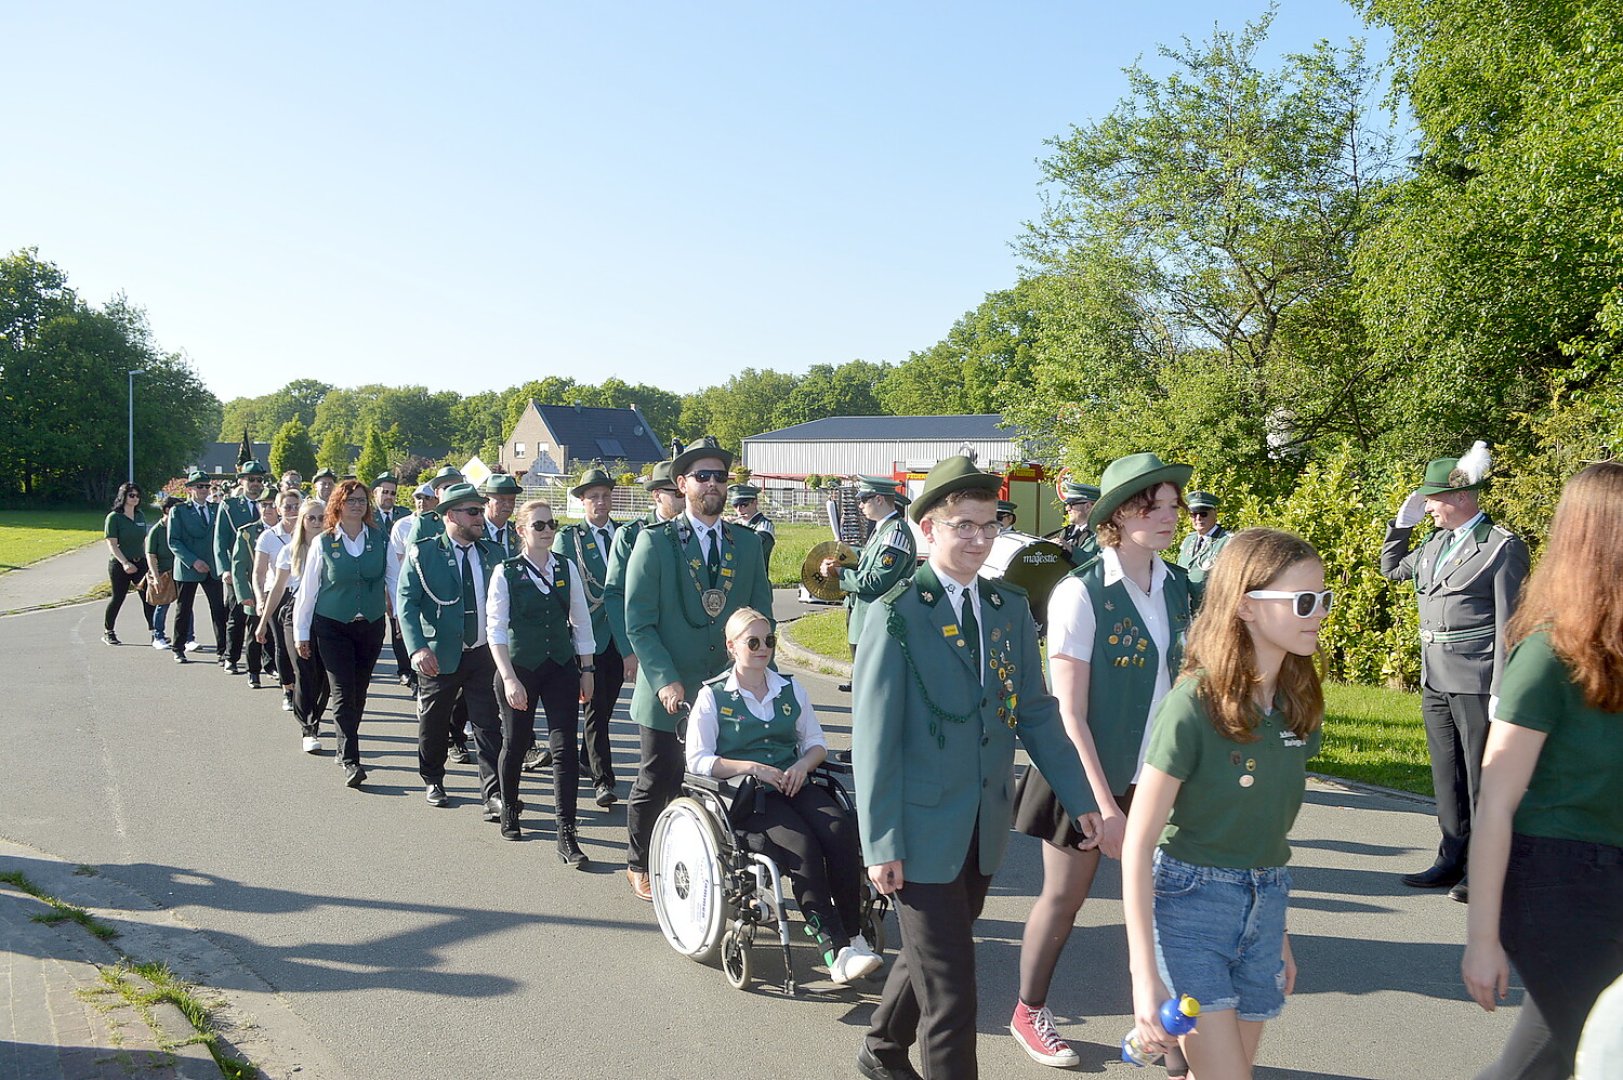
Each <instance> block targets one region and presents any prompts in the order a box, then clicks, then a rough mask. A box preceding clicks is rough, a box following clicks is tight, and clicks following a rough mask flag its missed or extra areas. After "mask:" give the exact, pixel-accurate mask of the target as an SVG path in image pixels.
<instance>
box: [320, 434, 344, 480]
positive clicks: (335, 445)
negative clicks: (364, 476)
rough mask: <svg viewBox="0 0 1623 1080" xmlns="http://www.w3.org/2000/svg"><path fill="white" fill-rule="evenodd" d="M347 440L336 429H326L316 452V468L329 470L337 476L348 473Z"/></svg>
mask: <svg viewBox="0 0 1623 1080" xmlns="http://www.w3.org/2000/svg"><path fill="white" fill-rule="evenodd" d="M349 446H350V444H349V440H348V439H346V438H344V435H343V433H342V432H341V431H339V430H338V429H337V428H335V427H334V428H328V429H327V433H326V434H325V435H323V436H322V437H321V446H320V448H319V449H318V450H316V468H318V469H331V470H332V471H333V472H335V473H337V474H338V475H339V476H343V475H344V474H345V473H347V472H349V471H350V465H351V459H350V456H349Z"/></svg>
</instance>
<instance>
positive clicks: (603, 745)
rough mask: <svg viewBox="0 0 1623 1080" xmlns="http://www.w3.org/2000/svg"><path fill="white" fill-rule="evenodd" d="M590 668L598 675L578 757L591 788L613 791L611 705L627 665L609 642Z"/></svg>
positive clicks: (555, 755) (555, 753) (617, 696)
mask: <svg viewBox="0 0 1623 1080" xmlns="http://www.w3.org/2000/svg"><path fill="white" fill-rule="evenodd" d="M592 666H593V667H595V668H597V672H596V674H594V675H593V676H592V700H591V701H588V702H587V703H586V709H585V714H584V716H583V717H582V719H581V728H582V737H581V753H582V755H584V756H585V758H586V771H587V772H588V773H589V774H591V778H592V786H593V787H606V788H610V789H612V788H613V787H614V752H613V748H612V747H611V745H610V743H609V723H610V721H612V720H613V719H614V705H615V703H616V702H617V701H619V700H620V688H621V687H623V686H625V684H626V662H625V659H624V658H623V657H621V655H620V650H619V649H617V648H615V646H614V642H612V641H611V642H609V647H608V648H607V649H605V650H603V651H602V652H600V653H598V654H597V655H596V656H595V657H593V658H592ZM552 758H553V760H554V761H556V760H558V748H557V747H553V750H552Z"/></svg>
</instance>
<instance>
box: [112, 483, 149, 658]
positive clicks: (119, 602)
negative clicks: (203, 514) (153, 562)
mask: <svg viewBox="0 0 1623 1080" xmlns="http://www.w3.org/2000/svg"><path fill="white" fill-rule="evenodd" d="M102 535H103V536H104V537H106V539H107V550H108V552H109V553H110V554H111V555H112V558H110V559H109V560H108V561H107V582H108V584H110V585H111V586H112V587H113V595H112V596H110V597H108V599H107V610H106V611H105V612H104V613H103V615H102V635H101V639H102V640H103V641H105V642H106V643H107V644H109V645H117V644H119V640H118V634H117V633H115V632H114V624H115V623H116V622H117V621H118V612H119V609H120V608H122V607H123V606H124V597H125V594H127V593H128V592H129V591H130V590H131V589H134V590H135V592H136V595H137V596H139V597H140V598H141V610H142V612H143V613H144V615H145V616H146V625H147V627H148V628H149V629H150V628H151V626H152V605H151V604H149V603H147V598H146V594H145V593H144V592H142V591H141V585H142V583H144V582H145V581H146V577H147V553H146V539H147V519H146V517H145V516H144V515H143V514H142V513H141V488H140V486H139V485H137V484H135V483H134V482H133V481H132V482H130V483H126V484H120V485H119V486H118V495H117V496H115V497H114V499H113V509H112V511H111V512H110V513H109V514H108V515H107V521H106V523H105V525H104V526H103V528H102Z"/></svg>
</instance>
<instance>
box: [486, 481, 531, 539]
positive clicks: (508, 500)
mask: <svg viewBox="0 0 1623 1080" xmlns="http://www.w3.org/2000/svg"><path fill="white" fill-rule="evenodd" d="M479 494H481V495H483V496H484V497H485V539H486V540H489V541H490V542H491V543H493V544H495V545H496V546H497V547H499V548H501V549H502V551H504V552H506V557H507V558H509V559H511V558H513V557H514V556H516V555H517V554H518V553H519V551H520V550H522V549H523V547H524V545H523V544H521V543H519V539H518V530H517V529H515V528H513V509H514V508H515V507H516V506H517V505H518V497H519V496H520V495H522V494H524V488H523V487H521V486H520V485H519V482H518V481H517V480H514V479H513V478H512V477H511V476H508V475H507V474H506V473H491V474H490V475H489V476H487V477H485V480H484V483H482V484H480V485H479Z"/></svg>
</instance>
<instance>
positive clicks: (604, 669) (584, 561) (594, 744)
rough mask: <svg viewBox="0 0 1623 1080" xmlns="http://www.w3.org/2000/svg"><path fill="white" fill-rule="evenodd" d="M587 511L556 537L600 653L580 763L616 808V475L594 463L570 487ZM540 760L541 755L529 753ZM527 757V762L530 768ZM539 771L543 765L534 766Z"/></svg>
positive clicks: (602, 802) (620, 661)
mask: <svg viewBox="0 0 1623 1080" xmlns="http://www.w3.org/2000/svg"><path fill="white" fill-rule="evenodd" d="M569 494H571V495H573V496H574V497H575V498H577V499H579V500H580V502H581V506H582V507H584V508H585V511H586V520H585V521H583V522H581V523H579V524H575V525H567V526H565V527H564V529H563V530H562V531H561V532H560V533H559V534H558V541H557V544H556V545H555V546H556V547H557V549H558V551H559V553H560V554H562V555H563V556H564V558H566V559H568V560H569V561H570V562H572V563H574V564H575V571H576V572H577V573H579V574H580V580H581V586H582V588H584V589H585V592H586V606H587V609H588V610H590V611H591V613H592V636H593V637H594V638H596V639H597V651H596V655H594V656H593V657H592V666H593V667H595V668H597V672H596V676H597V677H596V678H595V679H594V680H593V682H592V700H590V701H588V702H587V703H586V709H585V712H584V714H583V715H582V716H581V743H582V749H581V761H583V762H584V763H585V765H586V772H587V775H589V776H590V777H591V778H592V790H593V793H594V795H595V797H596V801H597V805H599V806H602V807H610V806H613V805H614V804H615V803H616V802H618V801H619V795H617V794H616V793H615V790H614V785H615V779H614V755H613V753H612V752H611V749H610V744H609V721H610V720H611V719H612V718H613V716H614V703H615V702H616V701H619V700H620V689H621V687H623V686H625V682H626V664H625V659H624V658H623V657H622V656H621V654H620V649H619V647H618V646H616V645H615V642H614V631H613V630H612V629H611V628H610V626H609V612H608V605H607V601H606V597H605V592H606V590H607V588H608V580H609V565H610V562H611V560H612V559H613V558H614V544H615V537H616V535H617V534H618V533H619V532H620V528H621V527H620V523H619V522H617V521H615V520H614V519H613V518H611V517H610V516H609V507H610V504H611V502H612V501H613V497H614V477H612V476H610V475H609V474H608V470H606V469H604V468H603V467H602V466H601V465H594V466H592V467H591V468H589V469H587V470H586V471H585V472H584V473H582V474H581V477H580V483H578V484H576V485H575V486H574V487H572V488H570V489H569ZM530 755H534V756H535V757H536V759H537V760H538V761H539V758H540V755H539V754H537V752H536V751H535V750H532V751H530ZM529 761H530V756H529V755H527V756H526V758H525V763H526V764H528V763H529ZM536 767H537V768H539V767H540V766H539V764H538V765H537V766H536Z"/></svg>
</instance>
